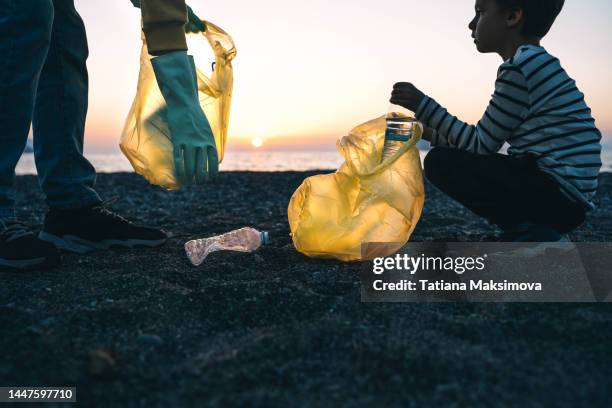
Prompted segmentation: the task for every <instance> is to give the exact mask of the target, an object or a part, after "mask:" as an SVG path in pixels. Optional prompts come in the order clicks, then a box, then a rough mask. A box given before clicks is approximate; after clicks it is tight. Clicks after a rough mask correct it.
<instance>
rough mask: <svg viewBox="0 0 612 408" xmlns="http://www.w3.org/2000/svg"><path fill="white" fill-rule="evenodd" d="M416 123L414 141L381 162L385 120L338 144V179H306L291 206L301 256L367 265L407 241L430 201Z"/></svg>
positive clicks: (293, 231) (326, 176)
mask: <svg viewBox="0 0 612 408" xmlns="http://www.w3.org/2000/svg"><path fill="white" fill-rule="evenodd" d="M415 124H416V126H415V128H414V129H415V130H414V134H413V137H412V138H411V139H410V141H408V142H406V143H405V144H404V145H403V146H402V147H401V149H400V150H398V151H397V152H396V153H395V154H394V155H392V156H390V157H388V158H387V159H386V160H385V161H384V162H382V163H381V157H382V151H383V146H384V141H385V140H384V139H385V130H386V121H385V117H384V116H383V117H381V118H378V119H374V120H372V121H370V122H367V123H364V124H362V125H360V126H358V127H356V128H355V129H353V130H352V131H351V132H350V134H349V135H348V136H345V137H343V138H342V139H341V140H339V141H338V142H337V148H338V151H339V152H340V154H342V156H343V157H344V160H345V162H344V164H342V166H341V167H340V169H338V171H336V172H335V173H333V174H324V175H318V176H313V177H309V178H307V179H306V180H304V182H303V183H302V185H301V186H300V187H299V188H298V189H297V190H296V191H295V193H294V194H293V196H292V197H291V201H290V202H289V208H288V217H289V225H290V228H291V236H292V239H293V244H294V246H295V248H296V249H297V250H298V251H299V252H301V253H303V254H305V255H308V256H312V257H322V258H336V259H340V260H342V261H354V260H364V259H373V258H376V257H381V256H388V255H391V254H393V253H395V252H397V251H398V250H399V249H400V248H401V247H402V246H403V245H404V244H405V243H406V242H407V241H408V239H409V238H410V235H411V234H412V231H413V230H414V228H415V227H416V225H417V222H418V220H419V218H420V216H421V211H422V209H423V204H424V201H425V190H424V185H423V173H422V170H421V160H420V158H419V152H418V149H417V148H416V143H417V142H418V140H419V139H420V137H421V134H422V132H423V128H422V125H421V124H420V123H415ZM368 243H385V245H371V246H368V245H367V244H368ZM362 246H363V251H362Z"/></svg>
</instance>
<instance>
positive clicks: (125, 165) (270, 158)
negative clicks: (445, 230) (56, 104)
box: [16, 144, 612, 175]
mask: <svg viewBox="0 0 612 408" xmlns="http://www.w3.org/2000/svg"><path fill="white" fill-rule="evenodd" d="M420 154H421V161H422V160H423V159H424V158H425V155H426V154H427V151H426V150H420ZM85 157H87V159H88V160H89V161H90V162H91V164H92V165H93V166H94V167H95V168H96V170H97V171H98V172H99V173H115V172H133V171H134V170H133V168H132V166H131V165H130V162H129V161H128V160H127V158H126V157H125V156H124V155H123V154H122V153H121V152H111V153H86V154H85ZM602 162H603V166H602V169H601V171H602V172H612V146H611V145H609V144H606V145H604V150H603V151H602ZM342 163H343V159H342V157H341V156H340V154H339V153H338V152H337V151H336V150H303V151H276V150H275V151H266V150H228V151H227V152H226V153H225V158H224V160H223V162H222V163H221V165H220V166H219V167H220V171H261V172H276V171H310V170H334V169H337V168H338V167H339V166H340V165H341V164H342ZM16 173H17V175H28V174H36V165H35V163H34V155H33V154H32V153H24V154H23V156H22V157H21V159H20V160H19V162H18V163H17V167H16Z"/></svg>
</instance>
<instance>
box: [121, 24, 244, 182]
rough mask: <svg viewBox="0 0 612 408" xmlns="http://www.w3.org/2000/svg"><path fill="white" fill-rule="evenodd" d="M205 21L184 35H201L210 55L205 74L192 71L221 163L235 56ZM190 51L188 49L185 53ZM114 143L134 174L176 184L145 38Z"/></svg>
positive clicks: (223, 36)
mask: <svg viewBox="0 0 612 408" xmlns="http://www.w3.org/2000/svg"><path fill="white" fill-rule="evenodd" d="M204 23H205V24H206V31H204V32H203V33H197V34H187V36H188V39H189V36H201V38H202V39H203V40H204V39H205V40H207V42H208V44H209V45H210V47H212V50H213V52H214V55H215V65H214V70H213V73H212V75H211V76H210V77H208V76H206V75H205V74H204V73H202V71H201V70H200V69H197V68H196V73H197V77H198V93H199V96H200V104H201V105H202V109H203V110H204V113H205V114H206V117H207V118H208V121H209V123H210V126H211V128H212V131H213V135H214V136H215V142H216V145H217V152H218V155H219V162H221V160H222V159H223V154H224V152H225V143H226V141H227V128H228V125H229V113H230V102H231V99H232V87H233V82H234V75H233V69H232V60H233V59H234V57H235V56H236V48H235V47H234V42H233V41H232V38H231V37H230V36H229V35H228V34H227V33H226V32H225V31H223V30H222V29H221V28H219V27H217V26H216V25H214V24H212V23H210V22H208V21H204ZM189 40H190V39H189ZM202 45H203V46H206V45H204V44H202ZM192 51H193V50H192V48H190V53H191V52H192ZM196 51H197V50H196ZM119 146H120V148H121V151H122V152H123V153H124V154H125V156H126V157H127V158H128V160H129V161H130V163H131V164H132V167H133V168H134V170H135V171H136V173H138V174H140V175H141V176H143V177H144V178H145V179H147V180H148V181H149V182H150V183H152V184H157V185H159V186H162V187H165V188H167V189H170V190H176V189H179V188H180V187H181V185H180V183H179V182H178V180H177V179H176V177H175V174H174V161H173V155H172V150H173V148H172V142H171V140H170V131H169V129H168V122H167V120H166V101H165V100H164V97H163V96H162V94H161V91H160V90H159V87H158V85H157V81H156V79H155V72H154V71H153V66H152V65H151V56H150V55H149V52H148V50H147V46H146V43H145V41H144V37H143V46H142V51H141V54H140V75H139V78H138V88H137V91H136V97H135V99H134V102H133V104H132V108H131V109H130V112H129V114H128V117H127V119H126V122H125V126H124V129H123V134H122V136H121V142H120V144H119Z"/></svg>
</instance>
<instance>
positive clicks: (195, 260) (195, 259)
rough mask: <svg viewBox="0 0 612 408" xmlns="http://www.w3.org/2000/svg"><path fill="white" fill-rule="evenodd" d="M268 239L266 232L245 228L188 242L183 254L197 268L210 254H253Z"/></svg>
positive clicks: (266, 242)
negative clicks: (235, 252)
mask: <svg viewBox="0 0 612 408" xmlns="http://www.w3.org/2000/svg"><path fill="white" fill-rule="evenodd" d="M269 239H270V238H269V236H268V232H267V231H258V230H256V229H255V228H251V227H245V228H240V229H237V230H235V231H230V232H226V233H225V234H222V235H217V236H215V237H210V238H203V239H195V240H192V241H189V242H187V243H186V244H185V252H186V253H187V257H188V258H189V260H190V261H191V263H192V264H194V265H195V266H198V265H201V264H202V262H204V260H205V259H206V257H207V256H208V255H209V254H210V253H212V252H216V251H237V252H253V251H256V250H257V249H259V247H261V246H265V245H267V244H268V241H269Z"/></svg>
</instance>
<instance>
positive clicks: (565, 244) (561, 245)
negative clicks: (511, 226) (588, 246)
mask: <svg viewBox="0 0 612 408" xmlns="http://www.w3.org/2000/svg"><path fill="white" fill-rule="evenodd" d="M549 249H553V250H558V251H563V252H569V251H572V250H575V249H576V247H575V246H574V244H573V243H572V242H571V241H559V242H538V243H534V245H533V246H532V247H526V248H518V249H515V250H512V251H508V252H494V253H492V254H491V255H501V256H512V257H514V256H518V257H523V258H535V257H537V256H542V255H544V254H545V253H546V251H547V250H549Z"/></svg>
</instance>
